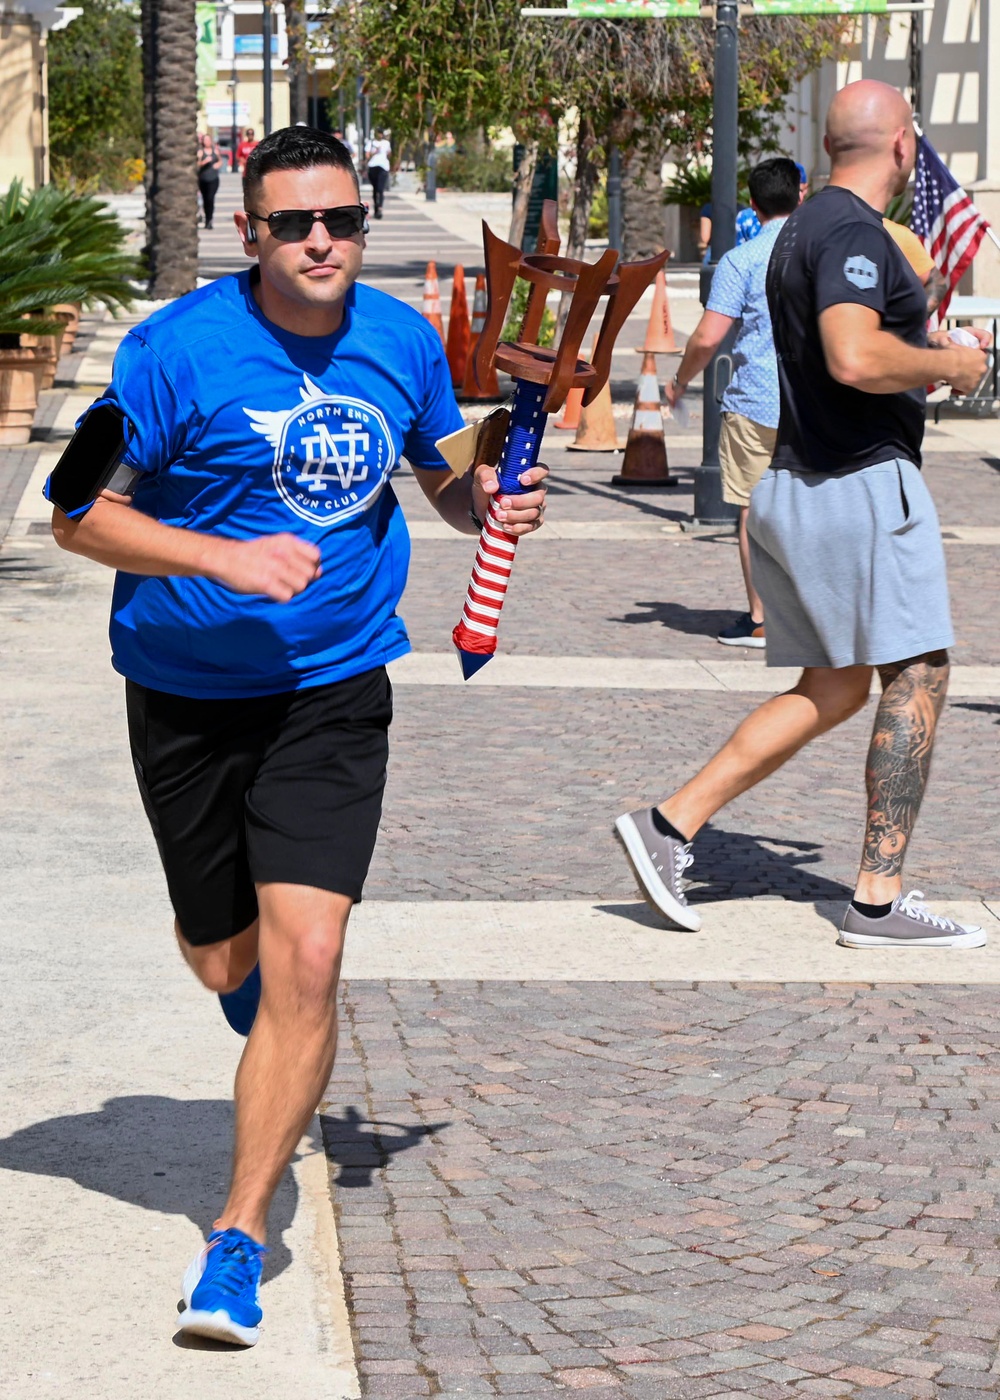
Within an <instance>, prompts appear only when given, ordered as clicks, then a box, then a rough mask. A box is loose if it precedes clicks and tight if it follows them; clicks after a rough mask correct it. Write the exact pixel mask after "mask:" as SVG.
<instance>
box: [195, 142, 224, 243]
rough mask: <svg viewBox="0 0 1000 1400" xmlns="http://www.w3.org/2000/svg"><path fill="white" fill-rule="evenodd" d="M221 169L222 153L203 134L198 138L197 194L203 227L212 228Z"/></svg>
mask: <svg viewBox="0 0 1000 1400" xmlns="http://www.w3.org/2000/svg"><path fill="white" fill-rule="evenodd" d="M221 169H222V152H221V151H220V150H219V147H218V146H217V145H216V143H215V141H213V139H212V137H211V136H210V135H209V134H208V133H207V132H205V133H204V134H203V135H202V136H199V137H198V193H199V194H200V195H201V204H202V208H203V210H204V211H205V227H206V228H211V227H212V217H213V215H214V214H215V196H216V195H217V194H218V193H219V171H220V170H221Z"/></svg>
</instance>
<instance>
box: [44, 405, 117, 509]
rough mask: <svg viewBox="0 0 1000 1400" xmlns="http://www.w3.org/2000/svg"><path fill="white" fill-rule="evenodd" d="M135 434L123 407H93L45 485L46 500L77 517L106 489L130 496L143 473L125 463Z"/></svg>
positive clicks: (67, 445)
mask: <svg viewBox="0 0 1000 1400" xmlns="http://www.w3.org/2000/svg"><path fill="white" fill-rule="evenodd" d="M131 436H132V430H131V424H130V423H129V421H128V419H127V418H126V416H125V414H124V413H122V411H121V409H120V408H115V407H114V405H113V404H99V405H98V407H97V408H92V409H91V410H90V412H89V413H88V414H87V416H86V418H84V420H83V422H82V423H81V424H80V426H79V427H78V428H77V430H76V432H75V433H74V434H73V436H72V437H71V438H70V440H69V442H68V443H67V444H66V449H65V451H64V452H63V454H62V456H61V457H60V458H59V461H58V462H57V463H56V465H55V466H54V467H53V469H52V471H51V473H50V474H49V477H48V480H47V481H46V483H45V486H44V487H43V488H42V489H43V494H44V496H45V499H46V500H47V501H50V502H51V503H52V505H54V506H56V507H57V509H59V510H61V511H62V513H63V514H64V515H65V516H68V517H69V519H70V520H73V519H76V518H78V517H79V516H81V515H86V513H87V511H88V510H89V509H90V507H91V506H92V505H93V504H94V502H95V501H96V500H97V498H98V496H99V495H100V494H101V492H102V491H117V492H118V493H119V494H120V495H123V496H127V495H128V494H129V491H130V488H131V486H132V483H133V482H134V481H135V479H136V477H137V476H138V475H139V473H138V472H137V471H136V470H135V469H134V468H133V467H130V466H127V465H126V464H125V463H123V462H122V457H124V455H125V449H126V447H127V446H128V443H129V439H130V437H131Z"/></svg>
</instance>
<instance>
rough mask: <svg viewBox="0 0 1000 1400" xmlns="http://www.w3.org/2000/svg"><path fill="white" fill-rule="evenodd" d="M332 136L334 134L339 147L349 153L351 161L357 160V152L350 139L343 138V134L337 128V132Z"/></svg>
mask: <svg viewBox="0 0 1000 1400" xmlns="http://www.w3.org/2000/svg"><path fill="white" fill-rule="evenodd" d="M333 134H334V137H335V138H336V139H337V140H338V141H339V142H340V143H341V145H343V146H346V147H347V149H348V151H350V153H351V160H353V161H356V160H357V158H358V153H357V151H356V150H355V148H354V142H353V141H352V140H351V139H350V137H349V136H345V135H344V133H343V132H342V131H341V130H340V128H339V127H338V128H337V130H336V131H335V132H334V133H333Z"/></svg>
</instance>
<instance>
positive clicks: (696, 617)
mask: <svg viewBox="0 0 1000 1400" xmlns="http://www.w3.org/2000/svg"><path fill="white" fill-rule="evenodd" d="M635 606H636V607H637V608H645V609H646V611H645V612H631V613H626V614H625V616H624V617H612V618H610V619H609V621H611V622H625V623H628V624H629V625H635V624H637V623H642V622H654V623H659V624H660V626H661V627H666V628H669V630H670V631H671V632H685V633H686V634H687V635H688V636H689V637H711V638H714V637H716V636H717V635H718V633H719V630H720V628H722V627H726V626H728V625H729V623H730V622H732V621H733V619H734V618H735V617H736V614H737V612H738V611H739V609H738V608H688V607H685V606H684V604H683V603H643V602H640V601H639V600H638V599H637V600H636V604H635ZM726 650H727V651H729V652H730V654H731V655H736V656H744V655H745V654H746V653H747V651H748V650H752V648H747V647H728V648H726ZM724 656H725V652H724V651H723V650H722V648H721V647H720V648H719V660H720V661H721V660H722V659H723V657H724Z"/></svg>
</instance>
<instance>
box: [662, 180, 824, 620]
mask: <svg viewBox="0 0 1000 1400" xmlns="http://www.w3.org/2000/svg"><path fill="white" fill-rule="evenodd" d="M800 168H801V167H799V166H797V165H796V164H795V162H794V161H793V160H788V159H786V158H785V157H784V156H775V157H774V158H773V159H771V160H764V161H761V163H760V164H759V165H758V166H755V168H754V169H753V170H752V171H751V174H750V202H751V205H752V207H753V210H754V213H755V214H756V216H757V217H758V218H759V219H760V222H761V231H760V233H759V234H758V235H757V237H756V238H753V239H751V240H750V242H748V243H743V244H741V245H740V246H739V247H736V248H733V249H732V250H731V251H730V252H728V253H726V255H725V256H724V257H723V258H721V259H720V261H719V265H718V267H717V268H716V269H715V275H714V277H713V278H712V290H711V292H710V293H709V297H708V304H707V306H706V308H705V313H704V315H703V316H702V318H701V320H700V321H699V322H698V325H697V327H696V328H695V330H694V333H693V334H692V336H691V338H690V340H689V341H688V343H687V345H686V346H685V349H684V355H683V358H682V359H681V362H680V365H679V367H678V369H677V373H676V374H675V375H674V378H673V380H672V381H671V383H670V384H668V386H667V390H666V396H667V401H668V403H670V405H671V406H673V405H674V404H675V403H677V401H678V400H679V399H680V398H681V397H682V395H683V394H684V392H685V391H686V389H687V387H688V384H689V383H690V382H691V380H692V379H694V378H695V376H696V375H698V374H700V373H701V371H702V370H703V369H704V368H705V366H706V365H707V364H708V363H709V361H710V360H711V358H712V356H713V355H714V354H715V352H716V350H718V348H719V346H720V345H721V344H722V342H723V341H724V340H725V338H726V336H727V335H728V334H729V332H730V330H731V329H732V328H733V326H734V325H735V324H736V323H737V322H738V321H739V322H741V323H742V324H741V325H740V330H739V334H738V335H737V337H736V341H735V344H734V345H733V351H732V359H733V377H732V379H731V380H730V382H729V386H728V388H727V389H726V391H725V394H724V395H723V399H722V406H723V418H722V430H721V432H720V435H719V462H720V466H721V469H722V496H723V499H724V500H726V501H729V502H731V503H732V504H734V505H738V506H739V508H740V523H739V544H740V563H741V565H742V568H743V580H744V583H745V584H746V590H747V602H748V604H749V610H748V611H747V612H745V613H742V614H741V615H740V616H739V617H738V618H737V619H736V621H735V622H734V623H733V624H732V625H731V626H729V627H724V628H723V629H722V631H720V632H719V634H718V640H719V641H720V642H722V643H723V644H724V645H725V646H745V647H763V646H764V645H765V638H764V606H763V604H762V603H761V600H760V597H759V595H758V594H757V592H756V590H755V589H754V586H753V579H752V577H751V573H750V544H749V540H748V539H747V511H748V509H749V506H750V492H751V491H752V490H753V488H754V486H756V484H757V482H758V481H759V480H760V478H761V476H762V475H763V473H764V472H765V471H766V470H767V468H768V467H769V466H770V465H771V457H772V455H773V452H774V443H775V436H776V433H777V428H778V369H777V363H776V361H775V358H774V340H773V338H772V335H771V316H770V312H769V311H768V309H767V292H766V289H765V277H766V275H767V264H768V261H769V259H770V256H771V249H772V248H773V246H774V240H775V239H776V238H777V236H778V232H779V230H780V228H781V226H782V224H783V223H784V221H785V219H786V218H787V217H788V215H789V214H791V213H792V211H793V210H794V209H795V208H797V206H798V203H799V198H800V195H799V183H800V181H799V171H800Z"/></svg>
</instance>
